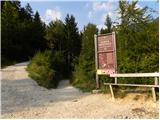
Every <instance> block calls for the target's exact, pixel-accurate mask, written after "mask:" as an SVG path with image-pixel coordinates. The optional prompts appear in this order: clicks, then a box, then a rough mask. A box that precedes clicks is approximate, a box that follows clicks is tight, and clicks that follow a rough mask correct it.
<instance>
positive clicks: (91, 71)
mask: <svg viewBox="0 0 160 120" xmlns="http://www.w3.org/2000/svg"><path fill="white" fill-rule="evenodd" d="M96 33H97V28H96V26H95V25H94V24H88V25H87V26H86V27H85V29H84V34H83V37H82V50H81V53H80V57H79V60H78V64H76V65H75V72H74V73H73V85H74V86H76V87H78V88H80V89H82V90H83V91H90V90H92V89H94V88H95V86H96V84H95V72H96V71H95V53H94V34H96Z"/></svg>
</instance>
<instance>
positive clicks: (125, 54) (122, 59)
mask: <svg viewBox="0 0 160 120" xmlns="http://www.w3.org/2000/svg"><path fill="white" fill-rule="evenodd" d="M137 2H138V1H132V2H131V3H129V2H127V1H119V8H120V9H119V14H120V15H121V17H120V20H121V24H120V25H119V26H118V28H117V59H118V72H119V73H137V72H139V73H142V72H156V71H158V19H156V20H153V19H152V18H151V15H150V14H149V13H148V8H147V7H144V8H137V7H136V5H137ZM133 80H134V81H133ZM131 81H133V82H134V83H146V81H144V82H142V81H143V79H141V80H140V79H137V80H135V79H132V80H131ZM147 83H151V81H150V82H149V81H148V82H147Z"/></svg>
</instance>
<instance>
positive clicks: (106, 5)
mask: <svg viewBox="0 0 160 120" xmlns="http://www.w3.org/2000/svg"><path fill="white" fill-rule="evenodd" d="M92 9H93V10H94V11H102V10H105V11H108V10H111V9H112V4H111V2H107V1H106V2H93V4H92Z"/></svg>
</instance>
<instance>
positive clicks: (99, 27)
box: [97, 25, 107, 30]
mask: <svg viewBox="0 0 160 120" xmlns="http://www.w3.org/2000/svg"><path fill="white" fill-rule="evenodd" d="M97 28H98V29H99V30H100V29H101V28H103V29H106V28H107V27H106V26H105V25H97Z"/></svg>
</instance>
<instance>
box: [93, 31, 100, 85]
mask: <svg viewBox="0 0 160 120" xmlns="http://www.w3.org/2000/svg"><path fill="white" fill-rule="evenodd" d="M94 44H95V65H96V70H97V69H98V59H97V35H96V34H95V35H94ZM96 88H99V78H98V74H97V73H96Z"/></svg>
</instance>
